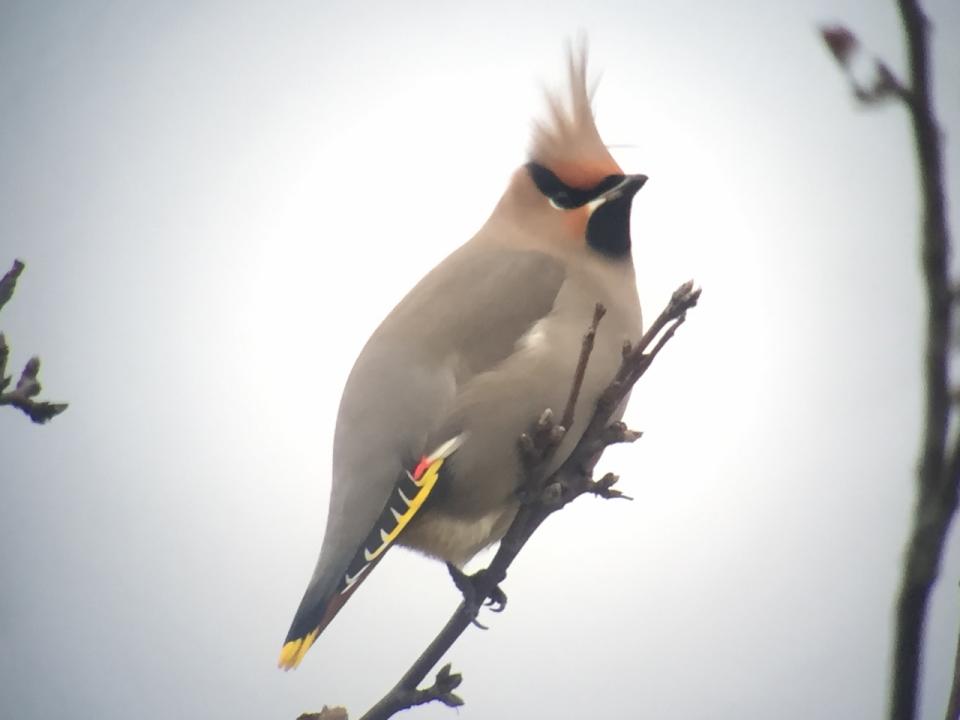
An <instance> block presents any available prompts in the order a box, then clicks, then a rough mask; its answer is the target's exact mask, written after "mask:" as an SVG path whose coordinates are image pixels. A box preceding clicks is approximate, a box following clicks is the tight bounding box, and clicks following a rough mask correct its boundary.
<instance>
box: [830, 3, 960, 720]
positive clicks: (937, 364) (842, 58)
mask: <svg viewBox="0 0 960 720" xmlns="http://www.w3.org/2000/svg"><path fill="white" fill-rule="evenodd" d="M897 5H898V7H899V10H900V17H901V20H902V22H903V28H904V35H905V38H906V44H907V55H908V64H909V81H910V85H909V87H904V86H903V84H902V83H900V82H899V81H898V80H896V78H894V76H893V74H892V73H891V72H890V71H889V69H887V67H886V65H884V64H883V63H881V62H880V61H876V71H877V80H876V82H875V83H874V85H873V87H867V88H864V87H862V86H860V85H858V84H856V82H855V81H853V82H854V93H855V95H856V96H857V97H858V98H859V99H861V100H862V101H864V102H873V101H875V100H879V99H882V98H885V97H891V96H892V97H897V98H899V99H900V100H902V101H903V104H904V106H905V107H906V108H907V110H908V113H909V115H910V120H911V123H912V126H913V139H914V145H915V147H916V151H917V161H918V170H919V175H920V197H921V205H922V222H921V240H920V246H921V257H922V267H923V276H924V281H925V285H926V301H927V339H926V348H925V351H924V363H923V365H924V379H925V402H924V404H925V408H924V427H923V432H922V439H921V442H922V449H921V453H920V462H919V465H918V469H917V500H916V506H915V509H914V515H913V523H912V528H911V533H910V539H909V541H908V544H907V551H906V558H905V561H904V568H903V576H902V579H901V585H900V593H899V598H898V601H897V612H896V627H895V630H894V660H893V668H892V678H891V681H892V692H891V700H890V718H891V719H892V720H913V719H914V718H915V717H916V710H917V691H918V687H919V677H920V662H921V657H922V650H923V634H924V624H925V620H926V614H927V603H928V600H929V596H930V591H931V589H932V588H933V585H934V583H935V582H936V580H937V575H938V574H939V571H940V562H941V557H942V555H943V547H944V544H945V542H946V537H947V532H948V530H949V528H950V523H951V520H952V519H953V516H954V514H955V512H956V509H957V491H958V481H960V429H958V430H957V431H956V434H955V436H954V437H953V439H952V441H951V442H950V450H949V455H948V452H947V432H948V428H949V423H950V418H951V395H950V388H949V384H948V383H949V378H948V347H949V340H950V327H951V316H952V312H953V294H952V291H951V284H950V278H949V267H948V262H949V253H950V237H949V230H948V225H947V216H946V198H945V193H944V182H943V161H942V157H943V154H942V150H941V138H940V130H939V128H938V126H937V120H936V116H935V113H934V109H933V98H932V95H931V88H930V64H929V54H930V53H929V45H928V29H929V23H928V20H927V18H926V16H925V15H924V13H923V10H922V9H921V8H920V5H919V3H918V2H917V0H898V2H897ZM821 33H822V35H823V38H824V41H825V42H826V43H827V46H828V47H829V49H830V51H831V52H832V53H833V55H834V57H835V58H836V59H837V61H838V62H839V63H840V65H841V67H843V68H844V70H845V72H846V73H847V75H848V77H851V78H852V74H851V73H850V70H849V58H850V55H851V54H852V53H853V52H855V51H856V48H857V46H858V44H859V43H858V41H857V39H856V37H855V36H854V35H853V33H851V32H850V31H849V30H847V29H846V28H843V27H831V28H823V29H821ZM948 717H950V716H949V715H948ZM953 717H956V713H954V715H953Z"/></svg>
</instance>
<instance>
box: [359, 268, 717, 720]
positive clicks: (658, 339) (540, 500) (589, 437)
mask: <svg viewBox="0 0 960 720" xmlns="http://www.w3.org/2000/svg"><path fill="white" fill-rule="evenodd" d="M699 298H700V290H699V289H694V287H693V283H692V282H688V283H685V284H684V285H682V286H681V287H680V288H678V289H677V291H676V292H674V294H673V296H672V298H671V299H670V303H669V305H668V306H667V308H666V309H665V310H664V311H663V312H662V313H661V314H660V316H659V317H658V318H657V319H656V320H655V321H654V323H653V325H651V326H650V329H649V330H647V332H646V333H644V335H643V337H642V338H641V339H640V341H639V342H638V343H637V345H636V347H631V346H629V345H627V346H625V348H624V353H623V360H622V363H621V366H620V369H619V370H618V372H617V374H616V377H615V378H614V379H613V380H612V382H611V383H610V385H609V386H608V387H607V388H606V390H605V391H604V392H603V393H602V395H601V398H600V400H599V401H598V403H597V406H596V408H595V410H594V413H593V416H592V417H591V419H590V422H589V423H588V425H587V428H586V430H585V431H584V434H583V436H582V437H581V438H580V440H579V442H578V443H577V445H576V446H575V447H574V449H573V451H572V452H571V453H570V455H569V456H568V457H567V459H566V460H565V461H564V462H563V463H562V464H561V465H560V467H559V468H558V469H557V470H556V471H555V472H553V473H552V474H551V475H550V476H549V477H548V478H546V480H545V481H543V482H542V483H539V484H538V485H537V486H531V485H530V483H529V482H528V484H527V488H526V493H525V496H524V501H523V502H522V504H521V506H520V509H519V510H518V511H517V515H516V517H515V518H514V520H513V523H512V524H511V525H510V528H509V529H508V530H507V533H506V535H505V536H504V537H503V540H501V542H500V547H499V548H498V550H497V553H496V555H495V556H494V558H493V560H492V561H491V563H490V565H489V566H488V567H487V568H486V569H485V570H483V571H481V572H479V573H477V574H476V575H474V576H473V580H474V583H475V589H476V593H475V595H474V597H473V598H471V600H470V601H468V600H467V599H464V600H463V601H462V602H461V603H460V605H459V606H458V607H457V609H456V610H455V611H454V613H453V615H452V616H451V617H450V619H449V620H448V621H447V624H446V625H445V626H444V627H443V629H442V630H441V631H440V632H439V634H438V635H437V636H436V637H435V638H434V639H433V641H432V642H431V643H430V644H429V645H428V646H427V648H426V649H425V650H424V651H423V653H422V654H421V655H420V657H419V658H417V660H416V661H415V662H414V663H413V665H411V666H410V669H409V670H407V672H406V673H405V674H404V675H403V677H402V678H401V679H400V681H399V682H398V683H397V684H396V686H394V688H393V689H391V690H390V691H389V692H388V693H387V694H386V695H384V697H383V698H382V699H381V700H380V701H379V702H378V703H377V704H376V705H374V706H373V707H372V708H371V709H370V710H369V711H368V712H367V713H366V714H365V715H363V717H362V718H361V720H385V719H386V718H389V717H391V716H392V715H394V714H395V713H397V712H399V711H401V710H404V709H406V708H410V707H413V706H415V705H420V704H423V703H425V702H431V701H433V700H439V701H441V702H444V703H446V704H447V705H451V706H456V705H459V704H461V703H462V702H463V701H462V700H461V699H460V698H459V697H458V696H457V695H455V694H453V693H452V690H453V689H454V688H456V687H457V685H459V684H460V681H461V677H460V675H459V674H451V673H450V666H449V665H446V666H444V668H443V669H442V670H441V671H440V672H439V673H438V674H437V678H436V681H435V683H434V685H433V686H431V687H430V688H427V689H425V690H418V689H417V686H418V685H420V683H422V682H423V681H424V679H425V678H426V677H427V674H428V673H429V672H430V670H431V668H433V667H434V666H436V664H437V663H438V662H440V660H441V658H442V657H443V656H444V654H445V653H446V652H447V651H448V650H449V649H450V647H451V646H452V645H453V644H454V642H456V640H457V639H458V638H459V637H460V636H461V635H462V634H463V632H464V630H466V629H467V627H468V626H469V625H470V624H471V623H472V622H474V621H475V620H476V618H477V615H478V614H479V612H480V608H481V607H482V605H483V603H484V601H485V600H486V599H487V598H489V597H491V596H492V594H493V593H494V592H495V590H496V589H497V586H498V585H499V584H500V583H501V582H503V580H504V579H505V578H506V576H507V569H508V568H509V567H510V565H511V563H512V562H513V560H514V559H515V558H516V556H517V554H518V553H519V552H520V550H521V549H522V548H523V546H524V545H525V544H526V542H527V540H529V539H530V537H531V535H533V533H534V532H535V531H536V529H537V528H538V527H539V526H540V524H541V523H542V522H543V521H544V520H546V518H547V517H549V516H550V515H551V514H553V513H554V512H556V511H557V510H559V509H561V508H562V507H564V506H565V505H566V504H567V503H569V502H570V501H572V500H574V499H575V498H577V497H579V496H580V495H582V494H584V493H594V494H597V495H600V496H602V497H611V498H613V497H622V495H621V494H620V493H619V492H618V491H616V490H614V489H613V485H614V483H615V482H616V480H617V478H616V476H615V475H612V474H608V475H606V476H604V477H603V478H602V479H601V480H599V481H594V480H593V478H592V473H593V468H594V466H595V465H596V463H597V461H598V460H599V457H600V454H601V453H602V452H603V450H604V448H606V447H607V446H609V445H611V444H613V443H616V442H630V441H632V440H635V439H636V438H637V437H639V434H638V433H632V432H631V431H629V430H627V428H626V426H625V425H624V424H623V423H614V424H612V425H611V424H610V419H611V417H612V415H613V413H614V412H615V410H616V408H617V407H618V406H619V405H620V403H621V402H622V401H623V400H624V398H625V397H626V396H627V394H628V393H629V392H630V390H631V389H632V387H633V385H634V384H635V383H636V382H637V381H638V380H639V379H640V378H641V377H642V376H643V374H644V373H645V372H646V371H647V369H648V368H649V367H650V364H651V363H652V362H653V359H654V357H656V355H657V353H659V352H660V350H661V349H662V348H663V346H664V345H665V344H666V342H667V341H668V340H669V339H670V338H671V337H672V336H673V333H674V332H675V331H676V329H677V328H678V327H679V326H680V325H681V324H682V323H683V322H684V320H685V318H686V312H687V310H689V309H690V308H692V307H694V306H695V305H696V304H697V301H698V299H699ZM602 317H603V310H602V308H601V307H599V306H598V308H597V310H596V312H595V314H594V320H593V323H592V325H591V327H590V329H589V330H588V332H587V334H586V336H585V337H584V342H583V345H582V348H581V353H580V361H579V362H578V363H577V371H576V373H575V377H574V380H573V387H572V389H571V393H570V400H569V401H568V406H567V409H566V410H565V412H564V415H563V419H564V422H572V419H573V413H572V408H571V405H572V404H574V403H575V401H576V397H577V394H578V392H579V389H578V385H579V384H580V383H582V379H583V374H584V372H585V370H586V364H587V362H588V361H589V357H590V353H591V352H592V349H593V337H594V336H595V334H596V329H597V324H598V323H599V322H600V319H601V318H602ZM651 345H652V346H653V347H652V349H650V350H649V352H648V348H651ZM545 416H546V420H545V418H544V417H541V419H540V420H539V421H538V422H537V423H536V429H535V431H534V437H539V438H540V439H541V440H542V441H543V444H542V445H541V446H539V447H538V445H537V442H536V440H535V439H534V438H531V437H527V436H524V437H525V440H524V439H521V442H520V445H521V454H523V453H529V452H530V451H531V449H534V450H539V451H540V452H539V453H538V454H537V455H535V457H538V458H539V462H540V463H543V462H545V460H546V459H547V458H548V457H549V454H550V452H551V451H552V449H553V447H555V444H554V445H553V446H551V444H550V443H551V439H553V440H555V438H556V433H553V432H551V430H555V429H556V427H555V426H553V425H552V420H551V419H550V417H549V415H548V414H547V413H545ZM545 428H549V429H547V430H544V429H545ZM538 431H539V432H538ZM527 457H530V456H529V455H527ZM532 468H533V466H528V470H529V469H532ZM530 476H531V477H532V474H530ZM528 480H529V477H528Z"/></svg>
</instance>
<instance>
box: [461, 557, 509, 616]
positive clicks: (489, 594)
mask: <svg viewBox="0 0 960 720" xmlns="http://www.w3.org/2000/svg"><path fill="white" fill-rule="evenodd" d="M447 572H449V573H450V577H451V578H452V579H453V584H454V585H456V586H457V589H458V590H459V591H460V592H461V593H463V599H464V602H466V604H467V605H468V606H469V607H470V608H471V609H473V610H476V611H478V612H479V610H480V608H481V607H489V608H490V610H491V611H492V612H496V613H499V612H503V610H504V608H506V607H507V594H506V593H505V592H504V591H503V590H501V589H500V586H499V585H494V586H493V587H491V588H489V589H488V588H486V587H485V583H484V582H483V578H484V575H485V573H486V570H480V571H478V572H476V573H474V574H473V575H467V574H466V573H465V572H463V570H461V569H460V568H458V567H457V566H456V565H453V564H452V563H447ZM481 596H482V597H481ZM471 622H472V623H473V624H474V625H476V626H477V627H478V628H480V629H481V630H486V629H487V626H486V625H483V624H482V623H480V622H479V621H478V620H477V619H476V617H474V619H473V620H472V621H471Z"/></svg>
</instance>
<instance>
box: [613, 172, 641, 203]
mask: <svg viewBox="0 0 960 720" xmlns="http://www.w3.org/2000/svg"><path fill="white" fill-rule="evenodd" d="M646 182H647V176H646V175H627V176H626V177H625V178H624V179H623V180H622V181H621V182H620V184H619V185H617V186H616V187H613V188H611V189H610V190H609V191H608V192H607V193H605V194H606V196H607V200H615V199H616V198H618V197H623V196H626V197H633V195H634V194H635V193H636V192H637V190H639V189H640V188H642V187H643V186H644V184H645V183H646Z"/></svg>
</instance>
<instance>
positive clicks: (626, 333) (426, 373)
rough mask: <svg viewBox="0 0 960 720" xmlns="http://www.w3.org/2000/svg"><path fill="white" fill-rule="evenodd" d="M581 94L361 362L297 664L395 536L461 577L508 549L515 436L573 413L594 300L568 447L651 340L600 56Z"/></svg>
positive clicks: (539, 137)
mask: <svg viewBox="0 0 960 720" xmlns="http://www.w3.org/2000/svg"><path fill="white" fill-rule="evenodd" d="M569 76H570V77H569V81H570V88H569V91H570V96H569V98H568V99H567V102H564V100H563V99H562V98H558V97H556V96H555V95H548V98H547V100H548V107H549V113H548V118H547V120H546V121H545V122H541V123H538V124H536V126H535V128H534V134H533V141H532V144H531V148H530V153H529V162H528V163H527V164H526V165H524V166H522V167H520V168H519V169H518V170H516V171H515V172H514V173H513V176H512V177H511V179H510V184H509V185H508V187H507V190H506V192H505V193H504V194H503V197H502V198H501V199H500V201H499V203H497V206H496V208H494V210H493V214H492V215H491V216H490V218H489V219H488V220H487V222H486V224H484V226H483V227H481V228H480V231H479V232H478V233H477V234H476V235H475V236H474V237H473V238H472V239H471V240H469V241H468V242H467V243H466V244H464V245H462V246H461V247H460V248H459V249H458V250H456V251H455V252H454V253H453V254H451V255H450V256H449V257H447V258H446V259H445V260H444V261H443V262H441V263H440V264H439V265H438V266H437V267H435V268H434V269H433V270H431V271H430V272H429V273H428V274H427V275H426V277H424V278H423V279H422V280H421V281H420V282H419V283H418V284H417V286H416V287H414V288H413V290H411V291H410V293H409V294H408V295H407V296H406V297H405V298H404V299H403V300H401V301H400V304H399V305H397V306H396V307H395V308H394V309H393V311H392V312H391V313H390V314H389V315H388V316H387V318H386V319H385V320H384V321H383V323H382V324H381V325H380V327H378V328H377V330H376V331H375V332H374V333H373V335H372V337H371V338H370V339H369V340H368V341H367V344H366V346H365V347H364V348H363V351H362V352H361V353H360V357H359V358H357V362H356V364H355V365H354V367H353V370H352V372H351V373H350V377H349V379H348V380H347V384H346V388H345V389H344V391H343V398H342V399H341V401H340V412H339V415H338V417H337V427H336V433H335V436H334V448H333V483H332V490H331V493H330V511H329V515H328V517H327V529H326V533H325V535H324V538H323V546H322V548H321V550H320V558H319V560H318V561H317V566H316V570H314V573H313V577H312V578H311V579H310V584H309V585H308V586H307V590H306V592H305V593H304V596H303V600H302V601H301V602H300V607H299V608H298V609H297V613H296V615H295V616H294V618H293V623H292V625H291V627H290V632H289V633H288V634H287V639H286V642H285V644H284V646H283V649H282V651H281V652H280V662H279V664H280V667H282V668H284V669H290V668H294V667H296V666H297V665H298V664H299V663H300V661H301V660H302V659H303V656H304V654H305V653H306V652H307V650H308V649H309V648H310V646H311V645H312V644H313V642H314V640H316V638H317V635H318V634H319V633H320V632H321V631H323V629H324V628H325V627H326V626H327V625H328V624H329V623H330V621H331V620H332V619H333V617H334V616H335V615H336V614H337V612H338V611H339V610H340V608H341V607H343V605H344V603H345V602H346V601H347V599H348V598H349V597H350V595H351V594H352V593H353V592H354V591H355V590H356V589H357V587H359V585H360V583H361V582H362V581H363V579H364V578H365V577H366V576H367V575H369V574H370V572H371V570H372V569H373V567H374V566H375V565H376V564H377V563H378V562H379V561H380V560H381V559H382V558H383V556H384V553H385V552H386V551H387V549H388V548H389V547H390V546H391V545H393V544H399V545H404V546H406V547H409V548H413V549H415V550H419V551H420V552H422V553H424V554H426V555H429V556H432V557H435V558H439V559H441V560H445V561H447V562H448V563H451V564H452V565H454V566H456V567H461V566H462V565H463V564H464V563H465V562H466V561H467V560H469V559H470V558H471V557H473V555H475V554H476V553H477V552H479V551H480V550H482V549H483V548H485V547H487V546H489V545H491V544H492V543H495V542H497V541H498V540H500V539H501V538H502V537H503V535H504V533H505V532H506V530H507V528H508V527H509V525H510V522H511V520H512V519H513V517H514V515H515V514H516V511H517V508H518V502H519V501H518V498H517V489H518V487H519V485H520V484H521V482H522V479H523V470H522V467H521V459H520V456H519V453H518V449H517V448H518V446H517V439H518V437H519V436H520V434H521V433H523V432H526V431H528V430H529V429H530V427H531V425H532V423H534V422H536V419H537V418H538V417H539V416H540V415H541V414H542V413H543V411H544V410H545V409H546V408H552V409H553V410H555V411H557V412H561V411H562V410H563V408H564V405H565V403H566V401H567V395H568V394H569V391H570V386H571V383H572V381H573V376H574V372H575V367H576V364H577V360H578V358H579V355H580V347H581V342H582V338H583V334H584V332H585V330H586V329H587V328H588V327H589V325H590V322H591V318H592V316H593V311H594V306H595V304H596V303H598V302H601V303H603V304H604V305H605V306H606V308H607V314H606V316H605V317H604V319H603V322H602V323H601V324H600V328H599V332H598V334H597V337H596V342H595V346H594V349H593V353H592V355H591V356H590V362H589V365H588V366H587V370H586V375H585V377H584V380H583V385H582V388H581V392H580V398H579V401H578V404H577V408H576V420H575V422H574V423H573V427H572V428H569V430H568V432H567V434H566V435H565V436H564V438H563V440H562V442H561V444H560V445H559V447H558V448H557V449H556V452H555V453H554V454H553V456H552V458H551V460H550V462H549V464H548V465H547V467H545V468H544V470H543V471H544V472H545V473H549V472H551V471H553V470H554V469H556V467H557V466H559V465H560V463H562V462H563V460H564V459H565V458H566V457H567V456H568V455H569V453H570V452H571V451H572V449H573V447H574V446H575V445H576V443H577V440H578V439H579V438H580V435H581V433H582V432H583V430H584V427H585V425H586V423H587V421H588V419H589V417H590V415H591V412H592V409H593V406H594V403H595V402H596V399H597V397H598V395H599V393H600V392H601V390H602V389H603V388H604V387H605V386H606V385H607V384H608V383H609V382H610V380H611V379H612V378H613V376H614V375H615V373H616V371H617V368H618V367H619V364H620V359H621V352H622V348H623V343H624V341H625V340H631V341H636V340H637V339H638V338H639V337H640V334H641V319H640V302H639V300H638V298H637V289H636V284H635V278H634V270H633V261H632V259H631V256H630V207H631V203H632V200H633V195H634V193H635V192H636V191H637V190H639V189H640V187H642V186H643V184H644V182H645V181H646V179H647V178H646V177H645V176H644V175H624V173H623V171H622V170H621V169H620V167H619V166H618V165H617V163H616V162H615V161H614V159H613V158H612V157H611V155H610V153H609V152H608V151H607V148H606V146H605V145H604V144H603V141H602V140H601V139H600V135H599V134H598V132H597V128H596V125H595V124H594V119H593V113H592V110H591V107H590V104H591V95H592V92H591V91H589V90H588V88H587V78H586V52H585V50H584V49H581V50H580V51H579V52H578V53H577V54H576V55H575V54H574V52H573V51H572V50H571V51H570V56H569Z"/></svg>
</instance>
